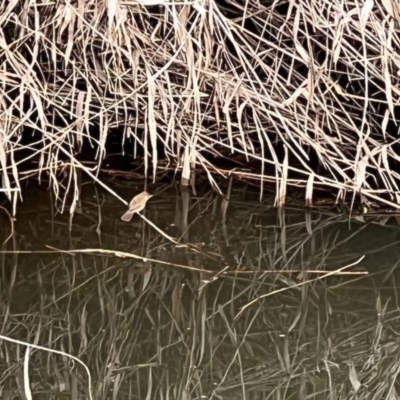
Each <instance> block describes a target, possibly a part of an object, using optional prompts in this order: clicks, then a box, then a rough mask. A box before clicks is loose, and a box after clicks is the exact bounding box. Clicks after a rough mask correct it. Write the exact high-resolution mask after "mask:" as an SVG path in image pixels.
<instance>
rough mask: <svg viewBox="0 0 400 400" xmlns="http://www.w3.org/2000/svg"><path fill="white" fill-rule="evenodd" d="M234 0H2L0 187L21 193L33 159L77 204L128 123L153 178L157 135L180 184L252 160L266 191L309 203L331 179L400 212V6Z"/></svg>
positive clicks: (336, 187) (128, 137) (342, 189)
mask: <svg viewBox="0 0 400 400" xmlns="http://www.w3.org/2000/svg"><path fill="white" fill-rule="evenodd" d="M224 4H225V5H224V6H222V5H221V4H219V3H218V2H215V1H213V0H207V1H205V0H195V1H193V2H186V3H185V2H178V3H176V2H169V1H168V2H164V1H157V0H143V1H137V2H122V1H112V2H108V1H104V0H98V1H87V0H77V1H72V2H70V1H67V2H61V1H53V2H48V1H42V0H36V1H28V0H25V1H24V0H11V1H9V2H3V4H2V6H1V8H0V27H1V28H2V29H1V32H2V34H1V37H0V60H1V62H0V65H1V69H0V80H1V84H0V165H1V171H2V188H1V189H0V190H1V191H4V192H5V193H6V194H7V196H8V197H9V199H10V200H12V201H13V202H14V204H15V202H16V198H17V196H18V195H19V190H20V180H21V171H22V167H23V165H24V163H26V162H27V161H28V160H32V159H35V160H36V161H38V163H39V168H38V169H37V171H36V172H35V175H36V176H39V177H40V176H41V175H42V174H43V173H47V174H48V175H49V177H50V180H51V186H52V188H53V190H54V192H55V194H56V195H57V196H63V195H64V193H65V191H67V192H68V191H70V192H71V193H73V194H74V201H73V204H72V208H71V210H72V211H74V210H75V207H76V203H77V202H78V201H79V195H78V194H77V193H78V188H77V187H78V183H77V181H78V178H77V175H78V174H77V171H78V170H81V171H84V172H85V173H87V174H89V175H90V177H91V179H93V180H95V181H97V182H99V179H98V172H99V168H100V167H101V163H102V160H103V159H104V157H105V155H106V153H107V147H106V143H107V137H108V134H109V132H110V130H113V129H114V128H117V127H118V128H120V129H121V137H120V142H121V144H123V143H125V142H127V141H130V142H133V155H135V154H136V150H137V148H138V147H140V146H141V147H144V148H145V151H144V167H145V173H146V175H147V174H151V175H152V176H153V177H154V174H155V173H156V169H157V165H158V163H159V157H160V156H159V154H158V151H157V143H161V144H162V146H163V148H164V149H165V153H166V158H167V160H168V162H169V163H170V164H169V165H170V166H171V167H173V168H178V169H181V168H182V181H183V182H184V183H187V182H189V180H190V174H191V169H193V168H194V167H195V166H196V165H199V166H200V167H201V168H203V169H205V170H206V171H207V172H208V174H209V177H210V179H212V174H214V173H216V172H217V173H222V172H221V171H218V169H216V168H215V167H214V166H212V165H211V164H210V162H209V161H208V159H207V156H208V155H210V154H212V155H215V156H219V155H222V154H224V155H226V156H229V157H231V158H235V157H238V156H242V157H244V158H245V159H246V160H248V162H249V165H250V164H251V165H257V168H256V169H255V170H253V172H254V173H255V176H256V178H257V180H259V181H260V183H261V186H262V185H263V182H264V181H269V180H273V181H275V182H276V184H277V192H276V196H277V197H276V202H277V204H283V203H284V202H285V197H286V187H287V186H288V185H295V186H298V187H302V188H303V189H304V192H305V196H306V201H307V204H311V201H312V198H313V188H316V187H323V188H327V187H328V188H330V190H333V191H335V192H337V193H338V196H344V195H345V194H346V193H353V192H359V191H362V195H363V199H364V201H365V202H368V201H374V202H376V201H378V202H380V203H381V204H385V205H386V206H391V207H396V208H398V207H399V204H400V203H399V199H400V198H399V187H398V182H399V173H398V172H397V170H396V168H395V167H394V165H395V164H394V162H396V163H397V162H398V161H400V157H399V155H398V152H397V146H398V140H399V139H398V138H397V133H396V130H397V117H396V107H397V104H398V102H399V94H400V90H399V89H398V79H399V78H398V70H399V69H400V58H399V56H398V53H399V43H400V37H399V36H400V35H399V34H400V29H399V23H400V19H399V7H398V5H397V3H396V2H393V1H389V0H386V1H383V2H381V3H380V2H374V1H372V0H366V1H365V2H353V1H346V2H345V3H343V2H340V1H333V2H332V1H331V0H329V1H327V0H319V1H317V2H307V1H302V2H300V3H296V4H295V3H293V2H288V3H279V2H276V1H274V2H269V3H265V4H264V3H260V2H256V1H253V0H250V1H246V2H245V3H234V2H230V1H228V2H226V3H224ZM95 131H96V132H98V135H94V133H93V132H95ZM28 132H29V133H28ZM32 132H33V141H34V143H31V144H29V145H26V144H25V141H24V140H23V138H24V137H26V135H30V134H31V133H32ZM84 141H89V142H90V143H92V145H93V146H94V147H95V149H96V151H97V155H96V161H97V165H95V166H94V167H93V168H89V167H88V166H85V165H83V164H82V162H80V161H79V160H78V158H77V154H78V153H79V151H80V149H81V146H82V143H83V142H84ZM282 146H283V148H284V150H283V152H282V151H281V150H279V149H280V148H281V147H282ZM22 150H29V154H28V155H26V154H25V153H24V156H23V157H19V155H20V154H21V151H22ZM315 160H318V162H316V161H315ZM60 169H63V170H64V171H65V172H66V173H67V174H68V176H69V184H68V185H67V187H66V188H64V189H65V190H64V189H63V190H62V189H61V188H60V178H59V171H60ZM235 172H236V174H243V176H245V171H240V170H236V171H235ZM192 173H193V172H192ZM228 174H229V171H228ZM100 183H101V182H100ZM108 189H109V190H110V191H111V192H112V190H111V189H110V188H108ZM112 193H113V192H112ZM113 194H114V195H115V196H116V197H118V195H117V194H116V193H113ZM383 194H385V196H382V195H383Z"/></svg>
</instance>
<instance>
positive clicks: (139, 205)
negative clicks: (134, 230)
mask: <svg viewBox="0 0 400 400" xmlns="http://www.w3.org/2000/svg"><path fill="white" fill-rule="evenodd" d="M150 197H153V195H152V194H150V193H149V192H142V193H140V194H138V195H137V196H135V197H134V198H133V199H132V200H131V202H130V203H129V209H128V211H127V212H126V213H125V214H124V215H123V216H122V217H121V219H122V221H126V222H129V221H130V220H131V219H132V217H133V215H134V214H135V213H138V212H140V211H142V210H143V209H144V208H145V206H146V203H147V200H148V199H149V198H150Z"/></svg>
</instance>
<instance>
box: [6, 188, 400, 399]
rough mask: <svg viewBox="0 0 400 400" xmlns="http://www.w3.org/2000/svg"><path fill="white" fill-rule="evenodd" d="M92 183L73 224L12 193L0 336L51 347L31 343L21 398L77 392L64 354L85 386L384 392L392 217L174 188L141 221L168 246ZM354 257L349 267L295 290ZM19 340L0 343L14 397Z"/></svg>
mask: <svg viewBox="0 0 400 400" xmlns="http://www.w3.org/2000/svg"><path fill="white" fill-rule="evenodd" d="M92 190H93V193H89V192H88V191H85V193H86V195H85V196H84V197H83V198H82V207H83V211H84V212H83V214H82V215H78V216H76V218H75V219H74V225H73V229H69V220H68V218H67V217H65V216H62V215H58V216H54V217H51V216H48V212H47V209H48V205H47V204H46V201H47V200H46V199H43V198H39V196H38V195H35V196H33V195H32V193H31V196H32V198H33V199H36V200H35V201H37V203H38V204H40V205H41V207H42V209H41V210H40V209H39V207H38V204H30V205H26V206H25V207H24V209H23V210H22V211H23V212H24V214H23V215H24V218H25V219H24V220H23V221H22V220H21V221H17V222H16V223H15V226H14V228H13V230H12V231H11V229H10V232H11V236H8V234H9V232H6V231H3V232H2V235H3V237H2V238H0V239H1V242H2V243H3V242H4V241H5V240H6V239H8V241H7V242H6V243H5V244H4V245H3V247H2V251H1V254H0V256H1V260H2V263H1V265H2V270H1V273H2V279H1V280H0V296H1V301H0V320H1V327H2V330H1V337H2V338H3V337H6V338H13V339H18V340H21V341H24V342H26V343H30V344H34V345H40V346H43V347H46V348H47V349H49V350H52V349H54V350H57V351H61V352H63V354H64V355H59V354H49V353H48V352H44V351H42V350H37V349H34V348H32V349H31V354H30V358H29V363H27V362H26V359H25V365H28V367H29V368H27V369H26V371H27V372H28V373H27V375H28V376H29V387H30V391H31V393H32V394H33V396H36V397H40V398H41V399H45V398H54V396H56V397H57V398H72V399H85V398H89V380H88V376H87V373H86V371H85V369H84V368H83V367H82V366H81V365H78V364H77V363H76V362H75V363H74V362H73V361H72V360H71V359H70V357H69V356H68V354H69V355H73V356H75V357H77V358H79V359H80V360H81V361H82V362H83V363H85V365H87V367H88V368H89V371H90V374H91V378H92V387H91V389H92V391H91V392H92V396H93V398H95V399H104V400H105V399H128V398H129V399H143V398H148V399H153V398H164V399H166V398H176V399H192V398H208V399H219V398H232V399H249V400H253V399H254V400H255V399H259V398H260V397H263V398H266V397H268V398H272V399H289V398H290V399H292V398H296V397H293V396H295V395H296V394H297V395H298V397H297V398H305V397H309V396H310V397H314V398H315V399H327V398H329V399H338V398H340V399H353V398H355V396H357V398H358V399H370V398H371V396H372V398H378V397H379V398H381V397H389V398H390V397H391V396H392V395H393V393H395V392H397V391H398V389H399V388H398V383H397V381H396V376H397V373H398V370H399V363H398V344H397V343H398V339H397V336H398V332H399V317H398V299H397V289H396V287H397V286H398V284H397V281H398V274H397V273H396V265H397V263H398V256H397V252H396V248H397V247H398V235H397V230H398V227H396V226H395V225H389V224H387V225H384V226H380V227H376V226H375V225H373V223H362V222H359V221H353V222H352V223H351V226H349V220H348V218H341V217H340V216H338V215H337V214H334V213H331V212H329V211H325V212H322V213H319V212H312V213H309V214H308V216H307V215H305V214H304V212H299V211H296V210H292V209H290V208H287V209H286V210H285V215H283V214H279V215H277V214H276V210H273V209H271V208H270V207H268V206H263V205H261V206H260V204H259V202H258V201H257V199H256V200H254V201H250V200H249V198H248V194H246V198H245V199H244V193H245V191H243V190H237V191H236V190H234V189H233V190H232V196H231V203H230V205H229V208H228V210H227V213H226V216H225V217H223V216H222V217H221V214H220V213H216V214H214V213H213V209H214V208H215V207H214V205H215V202H217V203H218V207H220V206H221V204H220V203H219V201H220V199H219V198H218V197H216V196H215V193H213V192H209V193H205V194H204V195H202V196H198V197H194V198H193V197H190V198H189V200H187V199H185V198H184V197H183V196H182V194H178V196H177V197H176V196H175V194H174V192H173V191H166V192H165V196H164V200H163V202H162V204H158V205H156V204H154V203H153V204H150V205H149V206H148V209H147V211H146V218H147V219H148V220H151V221H153V222H157V225H158V226H161V227H163V228H164V229H166V227H168V226H169V225H170V223H171V222H172V221H174V222H175V223H176V226H177V227H178V230H177V231H176V232H175V233H173V232H170V234H171V235H172V236H174V237H175V238H176V240H178V239H179V237H182V239H181V243H180V245H179V246H178V245H176V244H174V243H172V242H171V241H170V240H167V239H166V238H165V236H163V235H161V234H160V233H159V232H158V231H156V230H154V229H152V228H151V226H149V225H148V224H147V223H146V222H144V221H143V220H142V219H141V218H140V217H139V216H136V217H135V219H134V221H133V222H132V223H131V224H125V223H123V222H122V221H120V220H118V219H116V218H115V215H114V213H115V212H114V211H115V206H114V205H113V200H114V199H113V198H112V197H111V196H105V197H102V196H100V197H99V198H98V199H96V198H95V197H94V195H95V191H94V188H92ZM256 197H257V196H256ZM93 199H95V202H93ZM244 200H245V201H244ZM97 201H98V203H97V204H96V202H97ZM218 207H217V208H218ZM160 208H162V209H163V212H162V213H160V211H159V210H160ZM38 209H39V211H38ZM225 209H226V208H225ZM184 210H188V212H187V215H185V211H184ZM22 211H21V212H22ZM2 215H3V214H2ZM21 215H22V214H21ZM2 218H3V217H2ZM179 221H180V223H179ZM3 222H4V224H3V226H6V222H7V219H6V218H3V219H2V223H3ZM166 230H167V229H166ZM184 234H185V236H184V238H183V235H184ZM67 237H68V239H69V241H68V243H66V238H67ZM189 243H190V244H192V247H185V246H184V244H189ZM50 248H51V249H53V252H52V253H51V254H50V253H49V251H50ZM54 248H58V251H54ZM96 248H97V251H95V249H96ZM199 250H201V252H200V251H199ZM107 251H108V252H109V253H107ZM111 251H114V254H110V252H111ZM123 252H125V253H127V252H129V253H130V254H131V255H134V256H135V257H136V259H134V260H133V259H132V258H128V257H127V256H126V254H124V253H123ZM360 255H364V256H365V258H364V260H363V261H362V263H361V264H359V265H358V266H357V268H352V271H348V272H353V274H354V275H345V274H337V275H336V276H333V277H329V278H326V279H325V280H319V281H317V282H310V283H308V284H306V285H303V286H301V287H296V284H297V283H299V282H307V281H309V280H310V277H312V276H315V275H316V274H318V272H319V273H325V272H326V271H334V270H337V269H338V268H340V267H341V266H343V265H346V264H349V263H351V262H352V261H354V260H356V259H358V258H359V257H360ZM166 263H169V265H167V264H166ZM172 264H175V266H173V265H172ZM179 265H181V266H185V267H186V268H181V267H179ZM227 266H228V268H227V269H226V267H227ZM199 270H200V271H199ZM221 271H222V273H221ZM364 272H368V273H369V275H365V274H364ZM282 288H285V289H287V290H285V291H284V292H280V293H276V294H275V295H274V296H271V297H269V298H268V299H264V300H260V301H259V302H258V303H257V304H256V305H254V306H252V307H249V308H248V309H246V311H245V312H244V313H243V314H242V315H241V316H240V318H236V316H237V313H238V311H239V309H240V307H242V306H243V305H245V304H247V303H248V302H249V301H251V300H252V299H254V298H257V297H260V296H261V295H263V294H265V293H274V292H276V291H277V290H278V289H282ZM25 349H26V348H25V347H24V346H22V345H21V344H19V345H17V344H16V343H11V342H8V341H6V340H2V342H1V344H0V350H1V354H2V355H3V356H2V358H1V360H0V390H1V396H2V398H5V399H12V398H15V397H16V396H19V397H20V398H25V397H24V396H26V386H25V384H26V376H25V375H24V368H23V366H24V354H25ZM34 398H35V397H34Z"/></svg>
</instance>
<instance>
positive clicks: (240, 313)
mask: <svg viewBox="0 0 400 400" xmlns="http://www.w3.org/2000/svg"><path fill="white" fill-rule="evenodd" d="M364 258H365V255H364V256H362V257H361V258H360V259H358V260H357V261H355V262H353V263H351V264H349V265H346V266H345V267H342V268H339V269H337V270H335V271H331V272H328V273H326V274H324V275H322V276H319V277H318V278H314V279H310V280H308V281H304V282H300V283H296V284H295V285H292V286H288V287H284V288H281V289H278V290H274V291H272V292H269V293H267V294H263V295H262V296H259V297H257V298H255V299H254V300H252V301H250V302H249V303H247V304H245V305H244V306H243V307H242V308H241V309H240V310H239V312H238V314H237V315H236V317H235V319H238V318H239V317H240V316H241V315H242V313H243V311H244V310H245V309H246V308H247V307H250V306H251V305H253V304H254V303H257V302H258V301H259V300H261V299H264V298H266V297H268V296H272V295H274V294H276V293H280V292H284V291H286V290H289V289H292V288H295V287H299V286H303V285H306V284H307V283H311V282H315V281H320V280H321V279H324V278H327V277H328V276H332V275H338V274H340V273H341V272H342V271H343V270H344V269H347V268H350V267H354V265H357V264H358V263H360V262H361V261H362V260H363V259H364Z"/></svg>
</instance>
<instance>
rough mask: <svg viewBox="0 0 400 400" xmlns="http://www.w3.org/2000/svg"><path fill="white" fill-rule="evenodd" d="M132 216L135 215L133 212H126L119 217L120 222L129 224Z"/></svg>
mask: <svg viewBox="0 0 400 400" xmlns="http://www.w3.org/2000/svg"><path fill="white" fill-rule="evenodd" d="M133 214H135V212H132V211H130V210H128V211H127V212H126V213H125V214H124V215H123V216H122V217H121V219H122V221H125V222H129V221H130V220H131V219H132V217H133Z"/></svg>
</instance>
